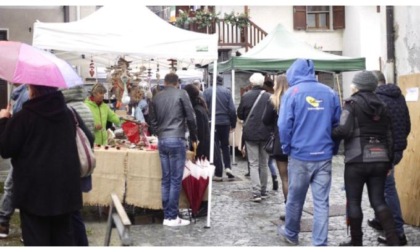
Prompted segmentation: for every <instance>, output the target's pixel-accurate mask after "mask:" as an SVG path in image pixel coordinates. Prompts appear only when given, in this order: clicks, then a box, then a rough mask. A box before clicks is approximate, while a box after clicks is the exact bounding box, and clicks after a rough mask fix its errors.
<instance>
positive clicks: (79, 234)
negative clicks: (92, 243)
mask: <svg viewBox="0 0 420 252" xmlns="http://www.w3.org/2000/svg"><path fill="white" fill-rule="evenodd" d="M71 220H72V222H73V232H74V245H75V246H89V241H88V238H87V234H86V227H85V223H84V222H83V218H82V214H81V213H80V211H76V212H73V213H72V214H71Z"/></svg>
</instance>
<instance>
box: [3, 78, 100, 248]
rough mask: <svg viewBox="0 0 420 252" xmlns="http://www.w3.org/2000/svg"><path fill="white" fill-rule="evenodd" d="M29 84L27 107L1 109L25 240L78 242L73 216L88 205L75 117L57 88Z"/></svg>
mask: <svg viewBox="0 0 420 252" xmlns="http://www.w3.org/2000/svg"><path fill="white" fill-rule="evenodd" d="M28 87H29V100H28V101H26V102H25V103H24V104H23V106H22V110H20V111H19V112H17V113H16V114H15V115H13V117H11V116H10V113H9V111H8V110H7V109H2V110H0V146H1V147H0V154H1V156H2V157H3V158H11V162H12V165H13V184H14V185H13V186H14V187H13V204H14V206H15V207H17V208H19V210H20V213H19V214H20V220H21V228H22V236H23V240H24V244H25V246H31V245H32V246H53V245H55V246H70V245H74V236H73V233H72V232H69V230H72V228H71V223H72V222H71V214H72V213H73V212H74V211H78V210H80V209H81V208H82V206H83V204H82V192H81V188H80V160H79V157H78V155H77V145H76V126H75V120H74V115H73V114H72V112H71V111H70V110H69V109H68V108H67V106H66V103H65V101H64V97H63V95H62V93H61V92H58V91H57V88H53V87H46V86H35V85H29V84H28ZM76 117H77V119H78V120H80V117H79V116H78V115H77V113H76ZM80 127H81V128H82V129H83V130H84V131H85V130H86V131H85V132H88V130H87V129H86V127H85V125H84V124H83V122H81V123H80ZM89 135H90V134H89ZM89 135H87V137H89ZM92 141H93V137H92Z"/></svg>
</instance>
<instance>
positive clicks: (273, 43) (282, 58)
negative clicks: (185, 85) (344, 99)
mask: <svg viewBox="0 0 420 252" xmlns="http://www.w3.org/2000/svg"><path fill="white" fill-rule="evenodd" d="M298 58H306V59H312V60H313V61H314V64H315V71H325V72H335V73H339V72H345V71H358V70H364V69H365V58H352V57H346V56H340V55H335V54H331V53H326V52H323V51H320V50H318V49H315V48H313V47H312V46H310V45H308V44H307V43H305V42H303V41H301V40H299V39H297V38H296V37H295V36H294V35H293V34H292V33H290V32H288V31H287V30H286V29H284V27H283V26H282V25H281V24H278V25H277V26H276V27H275V28H274V29H273V31H272V32H271V33H269V34H268V35H267V37H265V38H264V39H263V40H262V41H261V42H260V43H258V44H257V45H256V46H255V47H253V48H252V49H251V50H249V51H248V52H247V53H245V54H244V55H241V56H237V57H232V58H231V59H229V60H227V61H224V62H220V63H218V64H217V65H218V67H217V69H218V72H228V71H231V70H236V71H268V72H284V71H286V70H287V69H288V68H289V66H290V65H291V64H292V63H293V62H294V61H295V60H296V59H298ZM212 69H213V65H209V71H210V72H212Z"/></svg>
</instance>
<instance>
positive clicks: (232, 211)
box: [0, 156, 420, 247]
mask: <svg viewBox="0 0 420 252" xmlns="http://www.w3.org/2000/svg"><path fill="white" fill-rule="evenodd" d="M236 162H237V164H236V165H234V166H233V168H232V170H233V173H234V174H235V175H236V177H237V179H236V180H235V181H227V177H224V182H213V190H212V191H213V193H212V199H211V215H210V222H209V224H210V225H209V226H208V225H207V224H208V222H207V217H201V218H198V219H197V220H196V223H194V222H193V223H192V224H190V225H188V226H184V227H177V228H173V227H166V226H163V225H162V220H161V215H160V214H159V213H160V212H157V213H156V212H155V213H151V212H147V211H145V212H139V211H138V210H136V211H135V210H133V211H132V212H131V210H130V209H131V208H128V209H127V212H128V213H129V215H130V216H132V220H133V221H134V224H133V225H132V226H131V229H130V236H131V239H132V245H133V246H270V247H273V246H287V244H285V243H284V242H282V241H281V240H280V239H279V237H278V235H277V223H279V216H280V214H282V213H284V209H285V205H284V203H283V201H284V200H283V195H282V193H281V189H280V188H281V186H279V187H280V188H279V191H278V192H277V191H270V192H269V195H270V197H269V198H268V199H265V200H263V201H262V202H261V203H255V202H251V201H250V197H251V193H250V186H251V185H250V179H249V178H247V177H245V176H244V174H245V173H246V172H247V168H246V162H245V161H244V160H242V159H241V158H240V157H236ZM343 172H344V166H343V156H336V157H334V159H333V179H332V186H331V193H330V221H329V222H330V223H329V234H328V243H329V246H337V245H338V244H339V243H340V242H342V241H345V240H346V239H348V234H347V229H346V224H345V217H344V214H345V213H344V205H345V192H344V190H343V187H344V182H343V180H344V179H343ZM0 175H1V173H0ZM0 181H1V180H0ZM268 188H269V189H272V184H271V177H270V178H269V185H268ZM362 204H363V213H364V221H363V232H364V236H363V240H364V245H366V246H383V245H382V244H379V243H378V242H377V241H376V239H377V236H378V235H380V233H379V232H377V231H375V230H373V229H372V228H370V227H369V226H367V223H366V221H367V219H368V218H372V217H373V210H372V209H371V208H370V207H369V202H368V198H367V193H366V192H364V198H363V203H362ZM85 210H86V209H85ZM84 212H85V217H86V226H87V230H88V237H89V242H90V245H91V246H103V244H104V239H105V231H106V214H102V216H101V217H98V216H99V215H98V212H100V211H98V208H90V209H89V211H84ZM133 213H134V214H133ZM311 213H312V196H311V192H310V190H309V191H308V195H307V197H306V202H305V205H304V211H303V214H302V224H301V230H302V232H301V233H300V235H299V246H311V237H312V236H311V232H310V230H311V226H312V225H311V223H312V218H313V215H312V214H311ZM15 232H17V231H15ZM405 232H406V235H407V239H408V246H420V227H414V226H410V225H405ZM0 245H1V242H0ZM119 245H120V241H119V238H118V234H117V233H116V230H115V229H114V230H113V232H112V237H111V246H119Z"/></svg>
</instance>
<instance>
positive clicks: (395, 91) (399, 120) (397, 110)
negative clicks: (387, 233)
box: [368, 71, 411, 246]
mask: <svg viewBox="0 0 420 252" xmlns="http://www.w3.org/2000/svg"><path fill="white" fill-rule="evenodd" d="M372 73H373V74H374V75H375V76H376V78H377V79H378V87H377V88H376V90H375V93H376V95H377V96H378V97H379V99H381V100H382V101H383V102H384V103H385V104H386V105H387V106H388V108H389V112H390V116H391V119H392V131H393V138H394V163H393V165H392V167H393V169H392V170H391V172H390V174H389V175H388V176H387V177H386V180H385V201H386V203H387V205H388V206H389V208H390V209H391V211H392V215H393V217H394V221H395V228H396V230H397V234H398V237H399V239H400V245H401V246H404V245H407V237H406V236H405V232H404V220H403V218H402V213H401V206H400V199H399V197H398V192H397V189H396V187H395V177H394V170H395V169H394V168H395V165H397V164H398V163H399V162H400V161H401V159H402V157H403V152H404V150H405V149H406V148H407V137H408V134H410V130H411V122H410V114H409V112H408V107H407V103H406V101H405V98H404V95H402V93H401V89H400V88H399V87H398V86H397V85H395V84H392V83H390V84H386V81H385V76H384V75H383V74H382V73H381V72H380V71H373V72H372ZM368 225H369V226H371V227H372V228H374V229H376V230H379V231H381V230H383V228H382V225H381V223H380V222H379V220H378V219H377V218H376V217H375V218H374V219H370V220H368ZM378 242H380V243H386V238H385V237H384V236H379V237H378Z"/></svg>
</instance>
